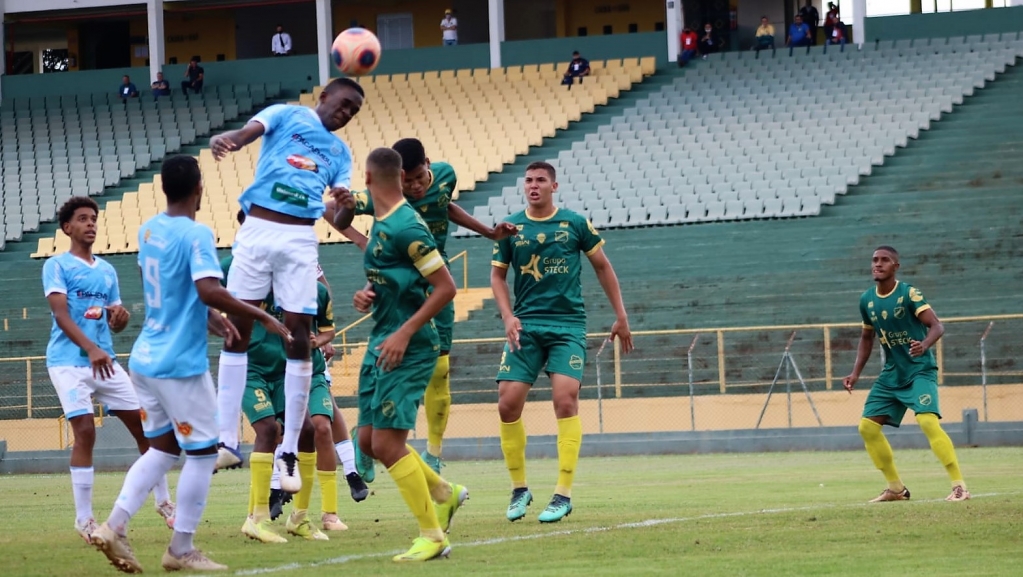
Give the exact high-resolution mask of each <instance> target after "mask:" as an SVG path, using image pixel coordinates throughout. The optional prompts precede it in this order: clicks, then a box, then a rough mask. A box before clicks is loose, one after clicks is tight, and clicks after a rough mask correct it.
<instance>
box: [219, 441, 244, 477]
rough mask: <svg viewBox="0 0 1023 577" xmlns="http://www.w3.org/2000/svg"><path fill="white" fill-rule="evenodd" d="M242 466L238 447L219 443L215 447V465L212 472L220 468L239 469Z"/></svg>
mask: <svg viewBox="0 0 1023 577" xmlns="http://www.w3.org/2000/svg"><path fill="white" fill-rule="evenodd" d="M241 466H242V454H241V453H240V452H239V451H238V449H234V448H231V447H228V446H227V445H225V444H224V443H220V445H219V446H218V447H217V466H216V468H215V469H213V470H214V472H216V471H219V470H221V469H240V468H241Z"/></svg>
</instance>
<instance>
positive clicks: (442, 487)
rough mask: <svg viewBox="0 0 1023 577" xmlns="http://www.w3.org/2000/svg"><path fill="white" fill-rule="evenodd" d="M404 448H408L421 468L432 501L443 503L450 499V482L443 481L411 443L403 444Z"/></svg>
mask: <svg viewBox="0 0 1023 577" xmlns="http://www.w3.org/2000/svg"><path fill="white" fill-rule="evenodd" d="M405 448H406V449H408V452H409V454H410V455H412V456H413V457H414V458H415V460H416V462H417V463H419V468H420V469H422V470H423V477H425V478H426V486H427V487H428V488H429V489H430V496H431V497H433V501H434V502H435V503H443V502H445V501H447V500H448V499H450V498H451V483H448V482H447V481H445V480H444V478H443V477H441V476H440V475H438V474H437V473H436V471H434V470H433V469H431V468H430V466H429V465H427V464H426V461H424V460H423V457H422V456H421V455H420V454H419V452H417V451H416V450H415V449H413V448H412V445H405Z"/></svg>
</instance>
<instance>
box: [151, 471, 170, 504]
mask: <svg viewBox="0 0 1023 577" xmlns="http://www.w3.org/2000/svg"><path fill="white" fill-rule="evenodd" d="M153 498H155V499H156V504H157V505H159V504H161V503H166V502H167V501H170V488H168V486H167V475H164V476H163V477H160V481H159V482H158V483H157V484H156V486H155V487H153Z"/></svg>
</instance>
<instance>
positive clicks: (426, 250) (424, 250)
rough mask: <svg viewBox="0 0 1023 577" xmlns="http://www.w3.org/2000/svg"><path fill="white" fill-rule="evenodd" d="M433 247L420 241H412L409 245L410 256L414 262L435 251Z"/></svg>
mask: <svg viewBox="0 0 1023 577" xmlns="http://www.w3.org/2000/svg"><path fill="white" fill-rule="evenodd" d="M433 250H434V249H433V247H431V246H429V245H427V244H425V243H423V242H421V241H418V240H414V241H412V244H410V245H408V256H409V258H411V259H412V262H418V261H419V259H421V258H423V257H424V256H426V255H428V254H430V253H431V252H433Z"/></svg>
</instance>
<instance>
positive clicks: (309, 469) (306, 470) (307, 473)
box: [295, 453, 336, 512]
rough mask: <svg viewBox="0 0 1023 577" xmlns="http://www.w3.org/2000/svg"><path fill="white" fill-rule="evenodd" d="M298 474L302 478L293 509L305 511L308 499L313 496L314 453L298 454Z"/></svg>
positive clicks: (307, 507) (314, 475)
mask: <svg viewBox="0 0 1023 577" xmlns="http://www.w3.org/2000/svg"><path fill="white" fill-rule="evenodd" d="M298 476H299V477H300V478H301V479H302V489H301V490H300V491H299V492H298V493H297V494H296V495H295V509H298V510H300V511H306V510H308V509H309V499H310V498H311V497H312V496H313V479H314V478H315V477H316V453H299V454H298ZM335 512H336V511H335Z"/></svg>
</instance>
